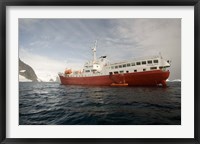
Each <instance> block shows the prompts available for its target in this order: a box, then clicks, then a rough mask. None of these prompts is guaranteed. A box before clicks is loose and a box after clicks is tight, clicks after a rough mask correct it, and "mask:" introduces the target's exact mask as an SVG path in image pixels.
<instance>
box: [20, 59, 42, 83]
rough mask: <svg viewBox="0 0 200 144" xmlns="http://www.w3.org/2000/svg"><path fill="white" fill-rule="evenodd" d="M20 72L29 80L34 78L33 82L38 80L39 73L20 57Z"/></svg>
mask: <svg viewBox="0 0 200 144" xmlns="http://www.w3.org/2000/svg"><path fill="white" fill-rule="evenodd" d="M19 74H20V75H21V76H24V77H25V78H27V79H29V80H32V81H33V82H37V81H38V78H37V75H36V74H35V71H34V70H33V68H32V67H30V66H29V65H27V64H25V63H24V62H23V61H21V60H20V59H19Z"/></svg>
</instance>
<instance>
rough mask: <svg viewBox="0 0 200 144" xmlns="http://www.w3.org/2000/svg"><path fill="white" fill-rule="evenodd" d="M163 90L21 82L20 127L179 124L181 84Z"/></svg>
mask: <svg viewBox="0 0 200 144" xmlns="http://www.w3.org/2000/svg"><path fill="white" fill-rule="evenodd" d="M167 85H168V87H167V88H162V87H110V86H105V87H102V86H101V87H99V86H75V85H67V86H65V85H60V84H59V83H29V82H20V83H19V124H20V125H180V124H181V82H168V83H167Z"/></svg>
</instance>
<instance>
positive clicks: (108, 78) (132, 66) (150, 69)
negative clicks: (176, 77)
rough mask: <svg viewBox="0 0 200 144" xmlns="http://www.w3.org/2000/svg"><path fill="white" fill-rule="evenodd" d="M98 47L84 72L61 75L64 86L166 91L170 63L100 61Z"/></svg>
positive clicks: (157, 59)
mask: <svg viewBox="0 0 200 144" xmlns="http://www.w3.org/2000/svg"><path fill="white" fill-rule="evenodd" d="M96 45H97V42H96V43H95V45H94V48H92V51H93V60H91V61H89V62H86V63H85V65H84V67H83V69H82V70H79V71H72V70H71V69H66V70H65V71H64V73H59V77H60V81H61V84H63V85H99V86H158V85H161V86H163V87H166V86H167V85H166V80H167V78H168V77H169V74H170V72H169V70H167V68H169V67H170V61H169V60H168V61H167V60H165V59H163V58H162V56H161V54H160V55H158V56H151V57H145V58H138V59H132V60H129V61H123V62H118V63H110V62H109V61H108V59H107V56H101V57H99V58H97V57H96Z"/></svg>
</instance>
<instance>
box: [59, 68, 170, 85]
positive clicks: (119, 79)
mask: <svg viewBox="0 0 200 144" xmlns="http://www.w3.org/2000/svg"><path fill="white" fill-rule="evenodd" d="M169 74H170V72H169V71H161V70H155V71H145V72H137V73H124V74H113V75H104V76H91V77H63V76H60V80H61V84H63V85H99V86H110V85H111V84H113V83H116V84H123V83H127V84H128V85H129V86H157V85H159V84H162V85H163V86H166V79H167V78H168V77H169Z"/></svg>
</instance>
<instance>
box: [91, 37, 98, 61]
mask: <svg viewBox="0 0 200 144" xmlns="http://www.w3.org/2000/svg"><path fill="white" fill-rule="evenodd" d="M96 48H97V40H96V41H95V44H94V48H93V49H92V50H93V56H94V58H93V62H96V59H97V56H96Z"/></svg>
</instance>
